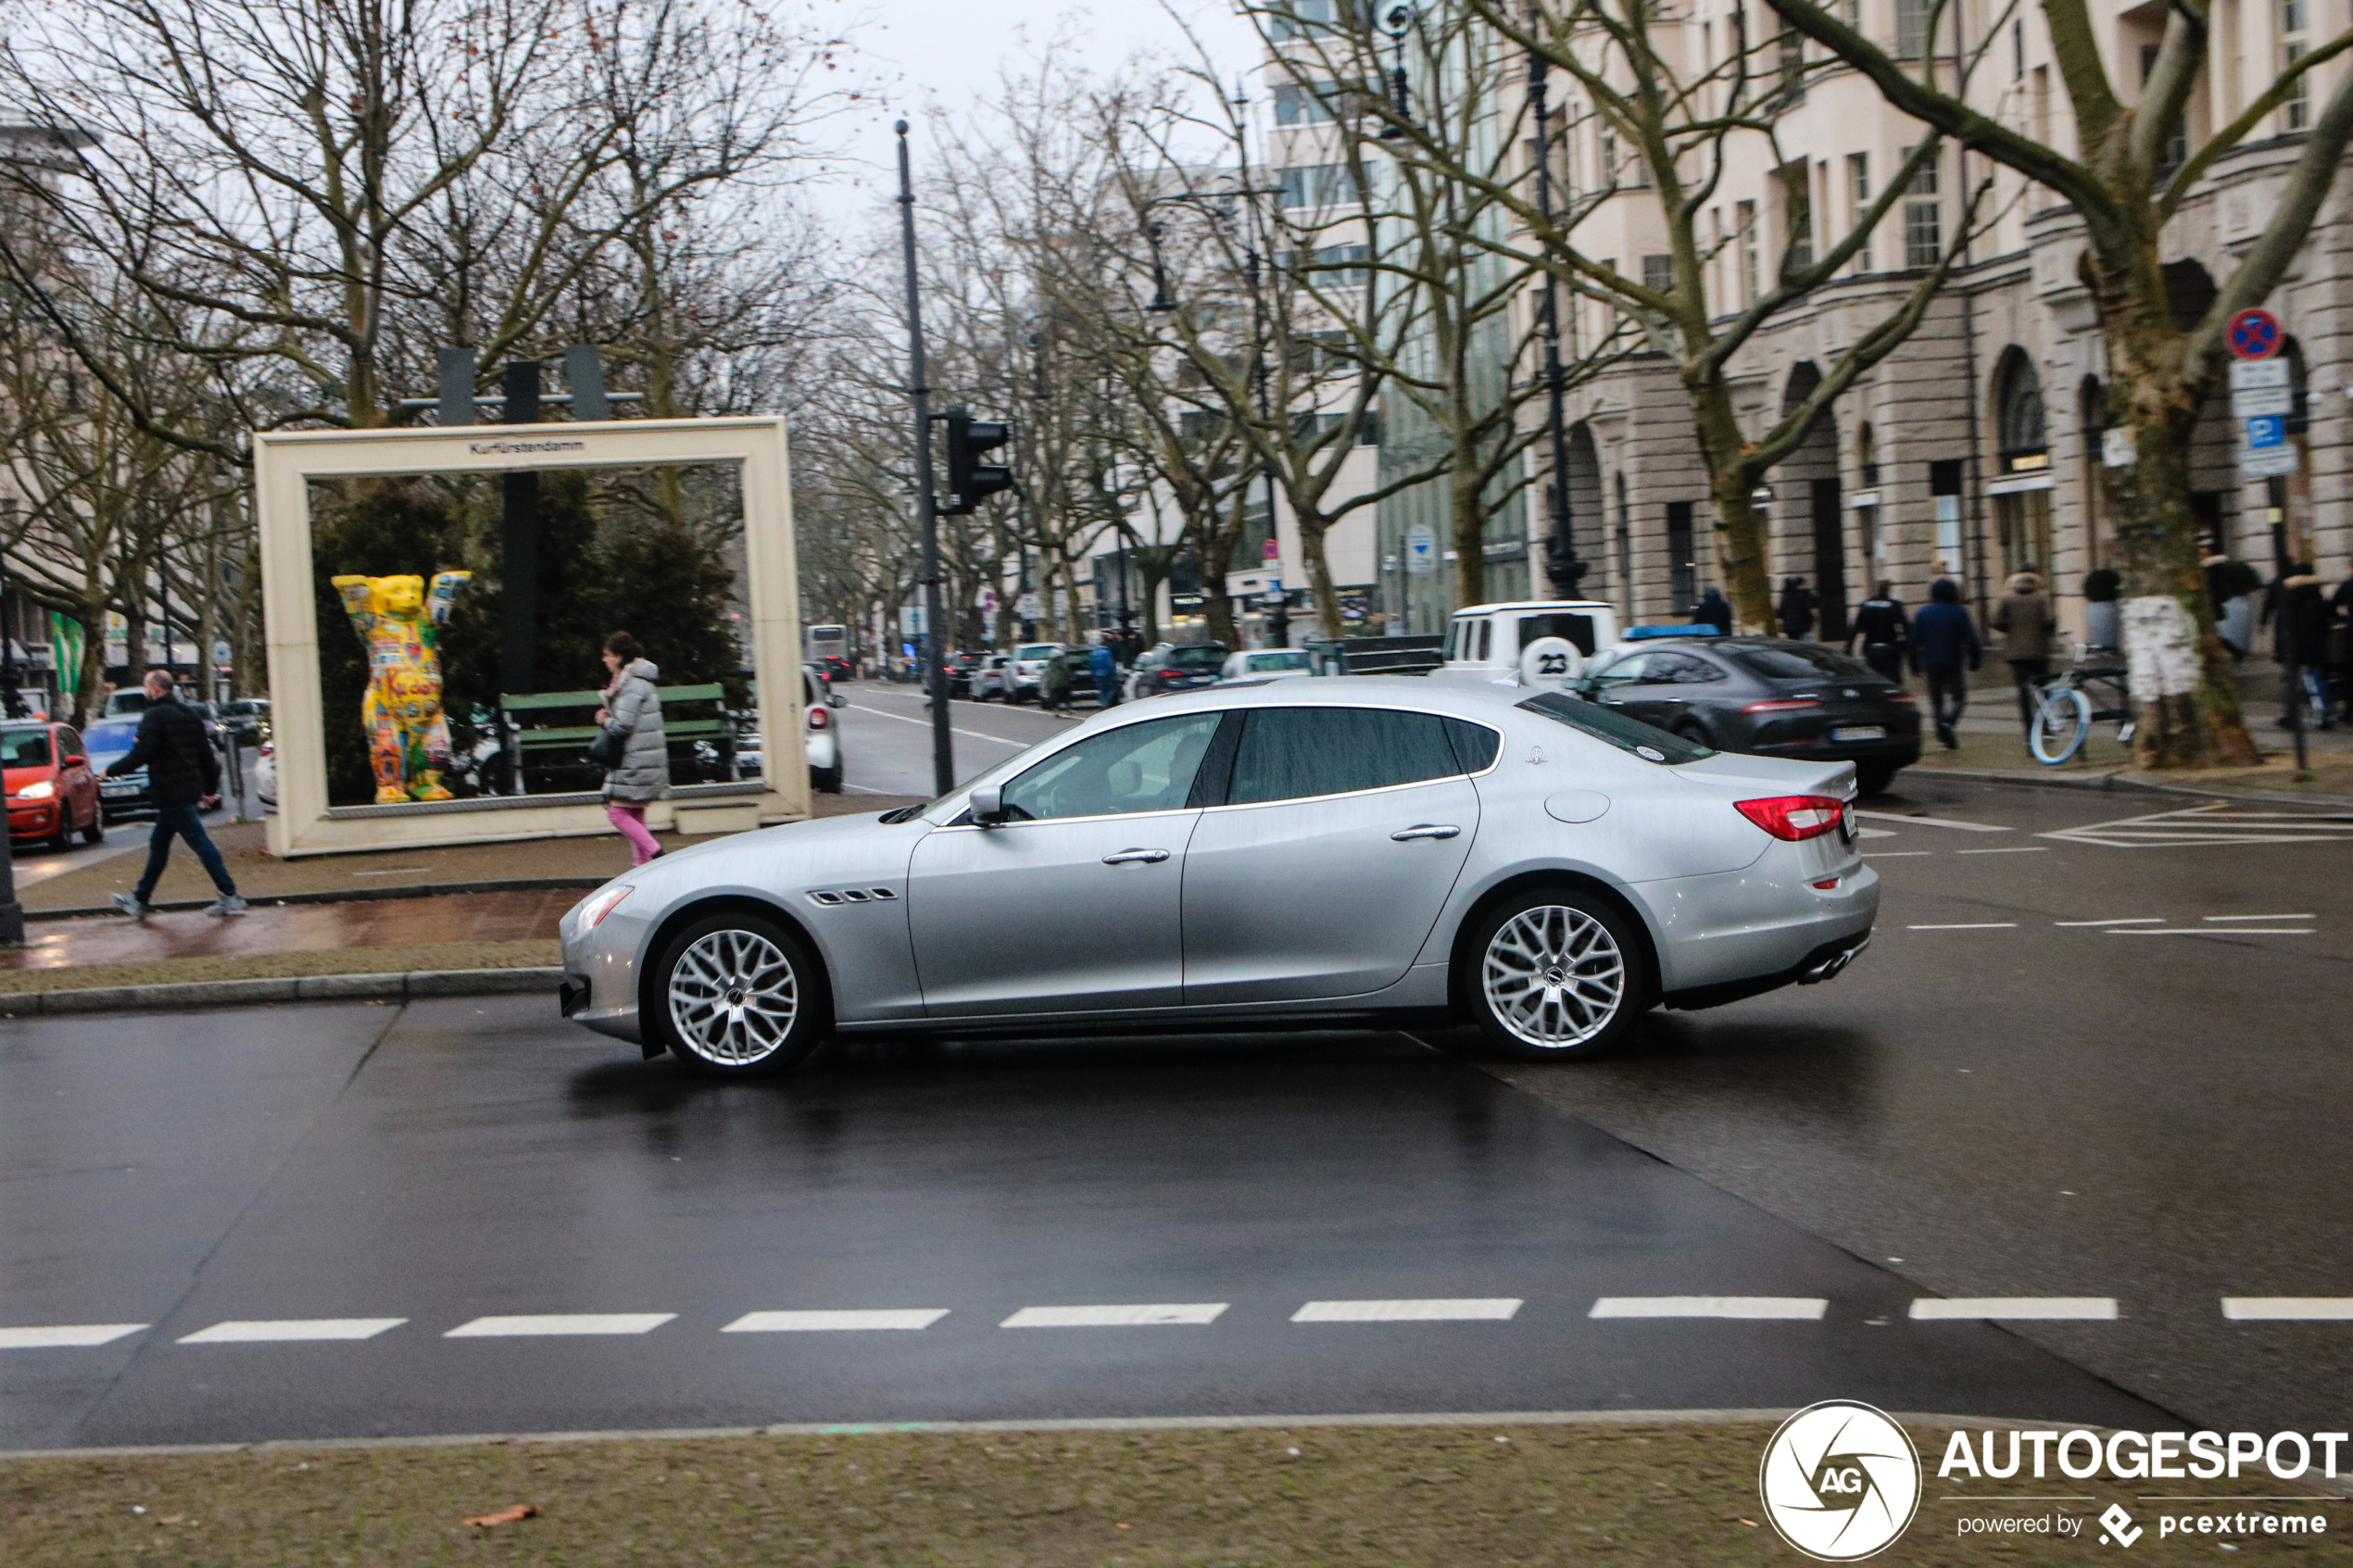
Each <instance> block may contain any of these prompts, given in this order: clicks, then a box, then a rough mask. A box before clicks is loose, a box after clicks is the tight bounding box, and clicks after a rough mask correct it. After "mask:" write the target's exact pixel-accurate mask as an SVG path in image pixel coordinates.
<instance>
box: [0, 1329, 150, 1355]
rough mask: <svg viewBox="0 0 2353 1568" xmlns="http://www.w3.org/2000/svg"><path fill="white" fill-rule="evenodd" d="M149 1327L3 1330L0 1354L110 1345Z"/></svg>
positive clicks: (0, 1336)
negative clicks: (1, 1351) (0, 1352)
mask: <svg viewBox="0 0 2353 1568" xmlns="http://www.w3.org/2000/svg"><path fill="white" fill-rule="evenodd" d="M146 1326H147V1325H146V1324H145V1323H58V1324H57V1325H55V1326H53V1327H49V1328H0V1350H62V1349H76V1348H82V1347H85V1346H91V1345H107V1344H111V1343H113V1342H114V1341H115V1340H118V1339H120V1338H121V1337H122V1336H124V1335H126V1334H136V1333H138V1332H139V1331H140V1330H141V1329H143V1328H145V1327H146Z"/></svg>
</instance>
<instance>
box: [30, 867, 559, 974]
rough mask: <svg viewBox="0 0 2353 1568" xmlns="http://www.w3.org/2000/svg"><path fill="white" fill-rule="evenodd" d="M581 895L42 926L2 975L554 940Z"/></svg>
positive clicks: (447, 899) (266, 909) (476, 896)
mask: <svg viewBox="0 0 2353 1568" xmlns="http://www.w3.org/2000/svg"><path fill="white" fill-rule="evenodd" d="M384 874H386V875H393V874H396V873H395V872H385V873H384ZM580 897H581V894H580V890H579V889H577V888H552V889H543V890H536V891H529V892H513V893H460V894H445V895H441V896H438V897H430V898H371V899H360V900H357V901H354V902H350V903H335V904H261V903H257V904H255V905H253V906H252V907H250V908H249V909H246V911H245V913H244V914H242V915H235V916H231V917H227V918H222V917H220V916H215V915H208V914H203V913H200V912H197V911H195V910H179V911H175V912H171V913H168V914H152V915H149V916H147V917H146V918H145V919H144V920H131V919H129V918H127V917H114V916H95V917H91V918H86V919H81V920H69V921H35V922H32V923H31V925H30V926H29V927H28V928H27V931H26V935H25V945H24V946H23V947H20V948H15V949H0V970H11V969H19V970H21V969H66V968H73V967H80V966H82V965H85V964H105V963H141V962H146V961H149V960H157V959H192V958H214V957H219V956H222V955H227V954H235V953H295V952H314V951H326V950H329V949H333V948H338V947H393V946H405V945H408V944H412V943H434V942H522V941H530V940H534V939H536V938H545V937H552V936H554V935H556V922H558V921H560V920H561V919H562V918H563V913H564V911H565V910H566V909H570V908H572V907H573V905H574V904H576V903H578V902H579V901H580Z"/></svg>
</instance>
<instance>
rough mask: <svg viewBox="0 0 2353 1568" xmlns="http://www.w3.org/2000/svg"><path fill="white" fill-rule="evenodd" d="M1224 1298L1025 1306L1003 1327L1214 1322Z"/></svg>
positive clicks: (1223, 1304) (1155, 1324) (1121, 1325)
mask: <svg viewBox="0 0 2353 1568" xmlns="http://www.w3.org/2000/svg"><path fill="white" fill-rule="evenodd" d="M1226 1305H1227V1304H1226V1303H1225V1302H1223V1301H1176V1302H1161V1303H1155V1304H1151V1305H1145V1306H1112V1307H1024V1308H1023V1309H1022V1310H1021V1311H1018V1312H1015V1313H1014V1314H1013V1316H1012V1317H1009V1318H1007V1319H1006V1320H1005V1321H1004V1322H1003V1323H999V1324H998V1325H997V1326H998V1327H1000V1328H1144V1327H1157V1326H1161V1325H1164V1324H1198V1323H1215V1322H1216V1321H1217V1319H1218V1317H1219V1316H1220V1314H1222V1313H1223V1312H1224V1311H1226Z"/></svg>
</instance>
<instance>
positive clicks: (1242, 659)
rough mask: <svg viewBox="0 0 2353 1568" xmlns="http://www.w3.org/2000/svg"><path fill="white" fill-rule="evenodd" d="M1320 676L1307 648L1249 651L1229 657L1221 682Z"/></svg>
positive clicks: (1228, 655)
mask: <svg viewBox="0 0 2353 1568" xmlns="http://www.w3.org/2000/svg"><path fill="white" fill-rule="evenodd" d="M1315 673H1316V670H1315V655H1313V654H1311V653H1309V652H1308V651H1307V650H1306V649H1305V648H1245V649H1244V650H1242V651H1241V652H1240V653H1229V654H1227V656H1226V663H1225V666H1224V668H1222V669H1221V670H1219V671H1218V672H1217V678H1218V679H1219V680H1221V681H1266V680H1275V679H1279V678H1283V677H1288V676H1291V675H1313V674H1315Z"/></svg>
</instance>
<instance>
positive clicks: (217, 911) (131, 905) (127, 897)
mask: <svg viewBox="0 0 2353 1568" xmlns="http://www.w3.org/2000/svg"><path fill="white" fill-rule="evenodd" d="M107 897H108V899H109V900H110V901H111V902H112V903H113V905H114V907H115V908H116V909H120V910H121V911H122V912H123V913H124V914H126V915H129V916H131V917H132V919H133V920H136V919H139V918H140V917H142V916H145V915H151V914H153V913H155V912H156V911H155V906H154V905H152V904H143V903H141V902H140V901H139V896H138V895H137V894H135V893H112V894H108V895H107ZM204 912H205V913H207V914H208V915H241V914H244V913H245V900H244V899H243V898H240V897H237V896H236V895H235V894H234V893H223V894H222V895H221V896H220V897H218V898H215V899H214V900H213V901H212V902H211V903H209V904H207V905H206V906H205V907H204Z"/></svg>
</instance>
